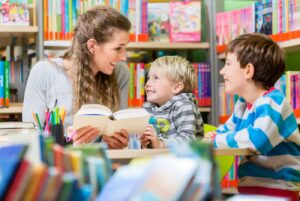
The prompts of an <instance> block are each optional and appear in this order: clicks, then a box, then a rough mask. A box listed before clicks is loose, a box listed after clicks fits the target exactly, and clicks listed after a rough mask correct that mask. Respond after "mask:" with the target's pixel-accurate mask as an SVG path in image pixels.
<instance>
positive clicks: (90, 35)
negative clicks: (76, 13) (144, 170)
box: [23, 6, 131, 148]
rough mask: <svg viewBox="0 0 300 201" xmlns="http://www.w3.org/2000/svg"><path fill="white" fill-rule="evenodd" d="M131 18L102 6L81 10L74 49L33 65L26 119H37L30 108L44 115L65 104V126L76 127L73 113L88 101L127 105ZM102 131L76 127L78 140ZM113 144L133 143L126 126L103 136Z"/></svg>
mask: <svg viewBox="0 0 300 201" xmlns="http://www.w3.org/2000/svg"><path fill="white" fill-rule="evenodd" d="M130 28H131V24H130V22H129V20H128V19H127V18H126V17H125V16H123V15H122V14H120V13H119V12H118V11H117V10H115V9H113V8H110V7H106V6H97V7H94V8H93V9H90V10H88V11H87V12H86V13H85V14H82V15H81V16H80V17H79V18H78V20H77V25H76V26H75V29H74V37H73V40H72V46H71V48H70V49H69V50H68V51H67V52H66V53H65V55H64V56H63V57H62V58H57V59H53V60H45V61H40V62H38V63H37V64H36V65H35V66H34V67H33V68H32V70H31V72H30V75H29V78H28V82H27V86H26V90H25V96H24V105H23V121H33V118H32V115H31V112H32V110H34V112H36V113H38V115H39V116H40V119H41V122H44V120H45V109H46V108H50V109H52V108H54V105H56V104H57V105H58V106H59V107H62V106H63V107H65V108H66V111H67V114H66V119H65V128H68V129H67V133H69V134H70V133H71V132H72V130H73V129H72V126H70V125H71V124H72V116H73V115H74V114H75V113H76V111H77V110H78V109H79V108H80V107H81V105H83V104H89V103H97V104H102V105H106V106H107V107H109V108H111V109H112V110H113V111H116V110H118V109H123V108H126V107H127V97H128V95H127V94H128V83H129V72H128V69H127V67H126V65H125V64H124V63H123V64H122V63H120V62H124V61H125V60H126V45H127V44H128V41H129V34H128V32H129V30H130ZM98 136H99V130H98V129H97V128H93V127H90V126H88V127H84V128H81V129H79V130H77V131H76V135H75V136H74V137H73V142H74V144H85V143H90V142H92V141H94V140H95V139H96V138H97V137H98ZM102 139H103V140H104V141H105V142H106V143H107V144H108V146H109V148H124V147H125V146H127V144H128V133H127V131H125V130H122V131H121V132H117V133H114V134H113V135H112V136H111V137H109V136H103V138H102Z"/></svg>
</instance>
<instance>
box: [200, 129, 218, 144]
mask: <svg viewBox="0 0 300 201" xmlns="http://www.w3.org/2000/svg"><path fill="white" fill-rule="evenodd" d="M216 134H217V133H216V132H215V131H212V132H208V133H206V134H205V135H204V138H203V139H202V141H203V142H209V143H212V142H213V141H214V139H215V138H216Z"/></svg>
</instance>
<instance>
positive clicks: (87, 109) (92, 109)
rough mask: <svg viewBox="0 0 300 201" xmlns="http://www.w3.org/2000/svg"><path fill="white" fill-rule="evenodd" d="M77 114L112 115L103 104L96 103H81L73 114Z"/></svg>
mask: <svg viewBox="0 0 300 201" xmlns="http://www.w3.org/2000/svg"><path fill="white" fill-rule="evenodd" d="M77 115H104V116H110V115H112V112H111V110H110V109H109V108H108V107H106V106H104V105H98V104H87V105H82V106H81V108H80V109H79V110H78V112H77V113H76V114H75V116H77Z"/></svg>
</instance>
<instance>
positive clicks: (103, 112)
mask: <svg viewBox="0 0 300 201" xmlns="http://www.w3.org/2000/svg"><path fill="white" fill-rule="evenodd" d="M149 119H150V114H149V113H148V112H147V111H146V110H145V109H143V108H132V109H124V110H119V111H117V112H115V113H113V112H112V111H111V110H110V109H109V108H108V107H105V106H103V105H97V104H89V105H83V106H81V108H80V109H79V110H78V112H77V113H76V114H75V116H74V121H73V124H74V128H75V129H76V130H77V129H79V128H82V127H84V126H93V127H96V128H99V130H100V132H101V135H103V134H105V135H112V134H113V133H114V132H118V131H120V130H121V129H126V130H127V131H128V133H129V134H142V133H144V132H145V130H146V127H147V124H148V123H149Z"/></svg>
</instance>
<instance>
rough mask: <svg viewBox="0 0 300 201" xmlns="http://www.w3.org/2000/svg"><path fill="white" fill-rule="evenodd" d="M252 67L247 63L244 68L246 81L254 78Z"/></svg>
mask: <svg viewBox="0 0 300 201" xmlns="http://www.w3.org/2000/svg"><path fill="white" fill-rule="evenodd" d="M254 71H255V69H254V66H253V64H251V63H248V64H247V65H246V67H245V78H246V79H252V78H253V76H254Z"/></svg>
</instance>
